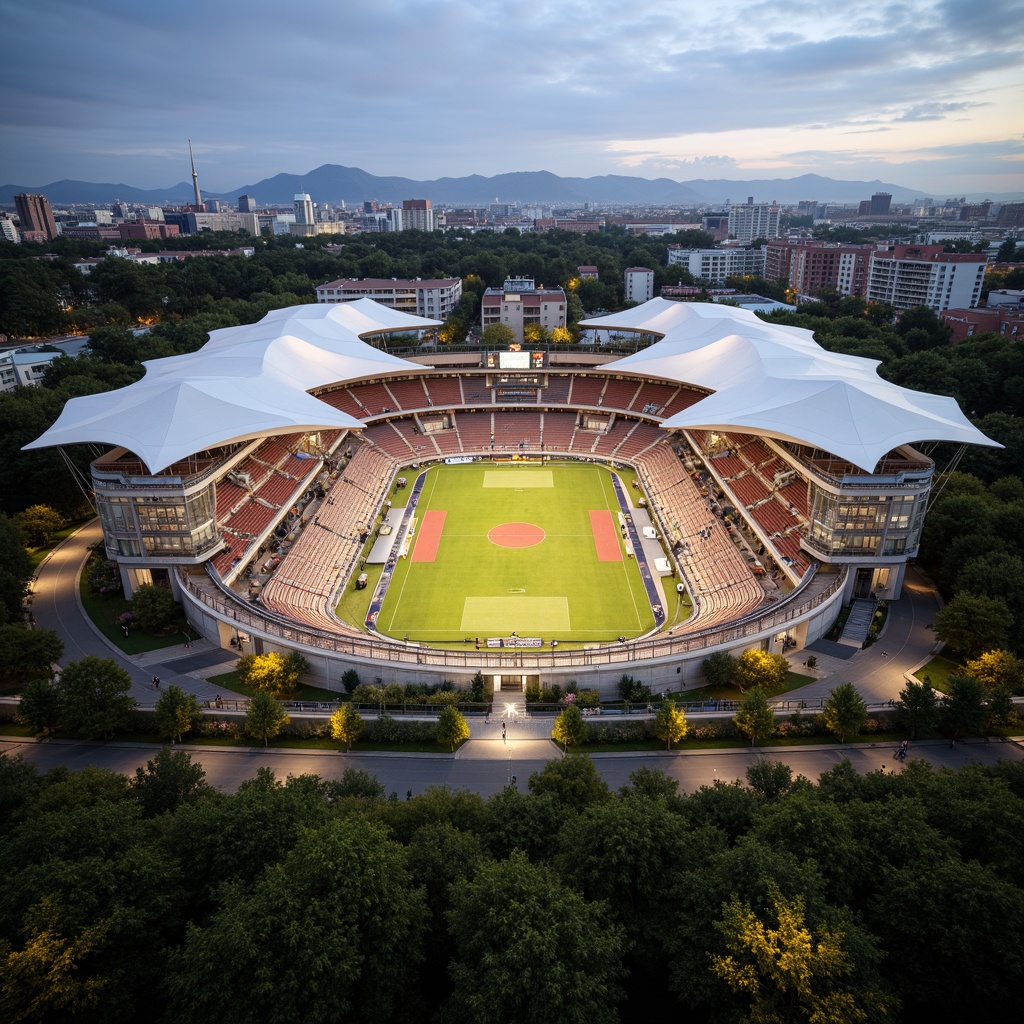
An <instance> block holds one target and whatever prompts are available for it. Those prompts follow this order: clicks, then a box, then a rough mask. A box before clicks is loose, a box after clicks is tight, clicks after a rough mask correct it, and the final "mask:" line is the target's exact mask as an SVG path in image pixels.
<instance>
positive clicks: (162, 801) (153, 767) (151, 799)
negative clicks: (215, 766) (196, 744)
mask: <svg viewBox="0 0 1024 1024" xmlns="http://www.w3.org/2000/svg"><path fill="white" fill-rule="evenodd" d="M205 780H206V772H205V771H204V769H203V766H202V765H201V764H193V763H192V757H191V755H190V754H189V753H188V751H185V750H171V748H170V747H161V748H160V751H159V753H158V754H157V755H156V756H155V757H151V758H150V759H149V760H148V761H147V762H146V767H145V769H142V768H136V769H135V778H134V780H133V781H132V793H133V794H134V796H135V799H136V800H137V801H138V802H139V805H140V806H141V807H142V813H143V814H144V815H145V816H146V817H147V818H155V817H156V816H157V815H160V814H165V813H168V812H171V811H176V810H177V809H178V807H179V806H181V804H184V803H194V802H195V801H196V800H197V799H198V798H199V797H200V796H201V795H202V794H204V793H209V792H210V791H211V790H210V787H209V786H208V785H207V784H206V781H205Z"/></svg>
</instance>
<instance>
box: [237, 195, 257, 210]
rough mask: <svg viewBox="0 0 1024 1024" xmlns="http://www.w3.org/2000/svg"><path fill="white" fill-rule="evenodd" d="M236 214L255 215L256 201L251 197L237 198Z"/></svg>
mask: <svg viewBox="0 0 1024 1024" xmlns="http://www.w3.org/2000/svg"><path fill="white" fill-rule="evenodd" d="M238 212H239V213H255V212H256V200H255V199H253V197H252V196H239V197H238Z"/></svg>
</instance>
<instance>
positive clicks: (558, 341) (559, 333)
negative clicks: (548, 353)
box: [551, 327, 572, 345]
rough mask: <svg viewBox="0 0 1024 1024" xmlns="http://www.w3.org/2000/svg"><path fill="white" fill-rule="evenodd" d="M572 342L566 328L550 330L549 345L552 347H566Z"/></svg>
mask: <svg viewBox="0 0 1024 1024" xmlns="http://www.w3.org/2000/svg"><path fill="white" fill-rule="evenodd" d="M571 341H572V335H571V334H570V333H569V329H568V328H567V327H553V328H552V329H551V343H552V344H553V345H568V344H569V343H570V342H571Z"/></svg>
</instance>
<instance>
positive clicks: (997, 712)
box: [985, 686, 1017, 729]
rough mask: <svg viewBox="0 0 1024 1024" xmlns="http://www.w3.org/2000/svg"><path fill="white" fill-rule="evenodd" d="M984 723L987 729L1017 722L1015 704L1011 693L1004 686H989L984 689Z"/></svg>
mask: <svg viewBox="0 0 1024 1024" xmlns="http://www.w3.org/2000/svg"><path fill="white" fill-rule="evenodd" d="M985 713H986V715H987V716H988V717H987V721H986V723H985V724H986V725H987V726H988V728H989V729H998V728H1001V727H1003V726H1013V725H1016V724H1017V706H1016V705H1015V704H1014V703H1013V694H1011V693H1010V691H1009V690H1008V689H1007V688H1006V687H1005V686H989V687H987V688H986V690H985Z"/></svg>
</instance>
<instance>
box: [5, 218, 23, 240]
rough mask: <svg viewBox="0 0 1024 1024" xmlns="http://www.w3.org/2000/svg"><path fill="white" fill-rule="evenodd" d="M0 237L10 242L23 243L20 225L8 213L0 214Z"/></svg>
mask: <svg viewBox="0 0 1024 1024" xmlns="http://www.w3.org/2000/svg"><path fill="white" fill-rule="evenodd" d="M0 237H2V238H5V239H7V241H8V242H20V241H21V236H20V235H19V234H18V225H17V224H15V223H14V221H13V220H11V218H10V217H8V216H7V214H6V213H4V214H0Z"/></svg>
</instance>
